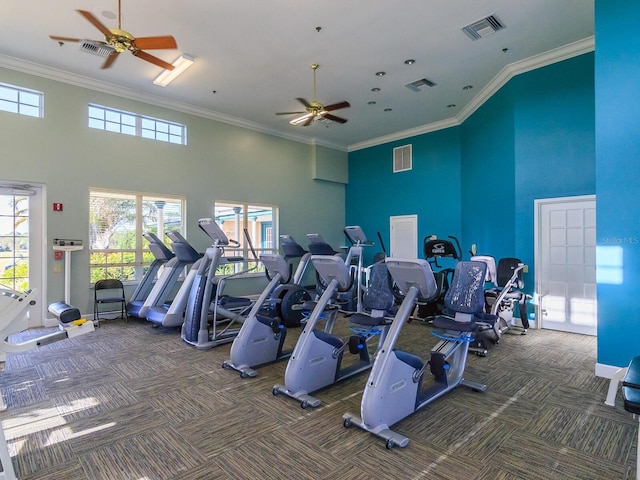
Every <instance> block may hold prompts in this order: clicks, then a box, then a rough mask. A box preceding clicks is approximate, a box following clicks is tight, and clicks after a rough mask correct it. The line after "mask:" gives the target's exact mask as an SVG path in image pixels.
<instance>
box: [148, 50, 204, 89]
mask: <svg viewBox="0 0 640 480" xmlns="http://www.w3.org/2000/svg"><path fill="white" fill-rule="evenodd" d="M193 62H194V60H193V57H192V56H191V55H181V56H180V57H178V58H177V59H176V61H175V62H173V63H172V65H173V70H164V71H163V72H162V73H161V74H160V75H158V76H157V77H156V79H155V80H154V81H153V83H154V84H156V85H160V86H161V87H166V86H167V85H169V84H170V83H171V82H173V81H174V80H175V79H176V78H178V76H179V75H181V74H182V73H183V72H184V71H185V70H186V69H187V68H189V67H190V66H191V65H193Z"/></svg>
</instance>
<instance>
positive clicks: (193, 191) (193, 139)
mask: <svg viewBox="0 0 640 480" xmlns="http://www.w3.org/2000/svg"><path fill="white" fill-rule="evenodd" d="M0 82H2V83H7V84H11V85H16V86H20V87H24V88H28V89H33V90H38V91H41V92H43V93H44V99H45V116H44V118H41V119H38V118H32V117H25V116H21V115H15V114H10V113H6V112H0V131H2V143H1V144H0V152H1V158H2V160H1V162H2V170H0V180H9V181H18V182H26V183H33V184H38V183H41V184H44V185H46V195H47V199H46V205H47V209H48V211H47V212H46V215H47V219H46V228H47V235H46V237H47V252H48V253H47V267H46V284H47V288H48V291H47V298H46V301H47V302H48V303H50V302H53V301H57V300H61V299H62V298H64V278H63V274H61V273H53V265H54V261H53V249H52V248H51V245H52V239H54V238H78V239H83V240H84V241H85V242H87V241H88V231H89V227H88V218H89V210H88V209H89V201H88V200H89V189H90V188H94V187H99V188H107V189H116V190H123V191H133V192H147V193H158V194H174V195H183V196H185V197H186V198H187V238H188V240H189V241H190V242H191V243H192V244H193V245H194V247H196V248H197V249H198V250H199V251H204V249H205V248H206V247H207V245H208V242H207V240H208V238H207V237H206V235H204V234H203V233H202V232H201V231H200V230H199V228H198V227H197V220H198V219H199V218H202V217H210V216H211V215H212V213H213V211H212V208H213V203H214V201H215V200H231V201H240V202H256V203H268V204H274V205H277V206H278V207H279V209H280V233H288V234H291V235H293V236H294V237H296V238H297V239H298V240H299V241H301V242H303V244H304V242H305V241H306V238H305V235H306V234H307V233H309V232H317V231H320V232H322V233H323V235H324V236H325V237H326V238H327V239H328V240H329V241H331V242H332V243H336V244H337V243H341V242H343V241H344V240H343V236H342V229H343V228H344V225H345V217H344V205H345V192H344V190H345V187H344V183H343V182H342V183H340V182H336V181H327V180H315V179H314V178H313V177H314V175H315V174H316V166H315V164H314V162H313V159H314V158H316V157H317V156H318V155H316V151H317V150H318V149H319V148H321V154H320V158H322V159H323V161H324V162H328V163H332V164H338V165H339V164H341V163H342V164H343V165H345V166H344V167H343V168H344V169H345V170H346V161H347V154H346V152H341V151H336V150H333V149H329V148H326V147H318V146H316V145H307V144H304V143H299V142H295V141H291V140H286V139H283V138H279V137H275V136H271V135H266V134H263V133H259V132H256V131H253V130H249V129H244V128H240V127H236V126H231V125H228V124H224V123H220V122H217V121H213V120H210V119H205V118H201V117H198V116H194V115H190V114H186V113H181V112H178V111H173V110H169V109H166V108H162V107H158V106H154V105H150V104H147V103H142V102H137V101H131V100H128V99H125V98H122V97H118V96H114V95H110V94H106V93H102V92H98V91H93V90H89V89H85V88H80V87H76V86H72V85H68V84H65V83H61V82H57V81H53V80H49V79H45V78H42V77H38V76H32V75H28V74H24V73H21V72H16V71H13V70H7V69H0ZM88 103H97V104H100V105H105V106H108V107H112V108H117V109H122V110H127V111H130V112H135V113H138V114H142V115H147V116H151V117H156V118H161V119H166V120H171V121H175V122H179V123H183V124H185V125H187V143H188V144H187V145H186V146H181V145H172V144H168V143H165V142H157V141H153V140H148V139H143V138H139V137H131V136H127V135H119V134H115V133H110V132H104V131H99V130H94V129H90V128H88V127H87V105H88ZM330 180H331V179H330ZM52 202H60V203H63V204H64V211H63V212H52V211H51V208H50V206H51V203H52ZM72 255H73V257H72V258H73V259H72V276H71V303H72V304H73V305H75V306H77V307H79V308H80V309H81V311H82V312H90V311H92V295H93V293H92V290H90V285H89V253H88V250H87V249H85V250H82V251H80V252H74V253H73V254H72Z"/></svg>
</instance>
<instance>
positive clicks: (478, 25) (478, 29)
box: [462, 15, 504, 40]
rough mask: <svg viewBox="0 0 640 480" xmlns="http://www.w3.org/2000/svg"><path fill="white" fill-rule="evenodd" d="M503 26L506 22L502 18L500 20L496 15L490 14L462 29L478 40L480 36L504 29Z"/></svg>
mask: <svg viewBox="0 0 640 480" xmlns="http://www.w3.org/2000/svg"><path fill="white" fill-rule="evenodd" d="M503 28H504V24H503V23H502V22H501V21H500V20H498V17H496V16H495V15H489V16H488V17H486V18H483V19H482V20H478V21H477V22H473V23H472V24H470V25H467V26H466V27H462V31H463V32H464V33H466V34H467V35H469V36H470V37H471V38H472V39H473V40H478V39H479V38H482V37H486V36H487V35H491V34H492V33H495V32H497V31H498V30H502V29H503Z"/></svg>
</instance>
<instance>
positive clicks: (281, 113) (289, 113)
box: [276, 112, 307, 115]
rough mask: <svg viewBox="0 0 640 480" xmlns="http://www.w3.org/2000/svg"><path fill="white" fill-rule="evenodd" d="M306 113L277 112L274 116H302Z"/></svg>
mask: <svg viewBox="0 0 640 480" xmlns="http://www.w3.org/2000/svg"><path fill="white" fill-rule="evenodd" d="M303 113H307V112H277V113H276V115H302V114H303Z"/></svg>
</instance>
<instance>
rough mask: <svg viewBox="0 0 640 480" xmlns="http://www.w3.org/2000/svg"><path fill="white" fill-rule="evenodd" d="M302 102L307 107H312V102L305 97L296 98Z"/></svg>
mask: <svg viewBox="0 0 640 480" xmlns="http://www.w3.org/2000/svg"><path fill="white" fill-rule="evenodd" d="M296 100H298V101H299V102H300V103H301V104H303V105H304V106H305V107H306V108H311V104H310V103H309V102H307V101H306V100H305V99H304V98H296Z"/></svg>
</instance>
